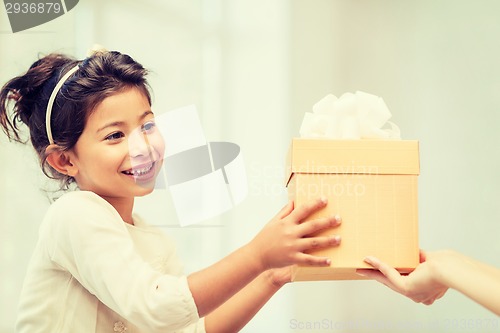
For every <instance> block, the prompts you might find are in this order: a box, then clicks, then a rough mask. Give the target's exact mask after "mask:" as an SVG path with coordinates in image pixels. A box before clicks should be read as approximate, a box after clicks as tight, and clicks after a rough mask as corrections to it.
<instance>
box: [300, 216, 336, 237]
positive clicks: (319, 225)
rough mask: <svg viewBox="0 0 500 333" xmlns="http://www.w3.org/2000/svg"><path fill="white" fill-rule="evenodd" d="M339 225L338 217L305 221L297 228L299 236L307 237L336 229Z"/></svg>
mask: <svg viewBox="0 0 500 333" xmlns="http://www.w3.org/2000/svg"><path fill="white" fill-rule="evenodd" d="M341 223H342V219H341V218H340V216H338V215H335V216H329V217H322V218H319V219H314V220H309V221H305V222H303V223H301V224H300V226H299V229H298V230H299V235H300V236H301V237H303V236H307V235H310V234H313V233H315V232H316V231H319V230H323V229H328V228H334V227H337V226H339V225H340V224H341Z"/></svg>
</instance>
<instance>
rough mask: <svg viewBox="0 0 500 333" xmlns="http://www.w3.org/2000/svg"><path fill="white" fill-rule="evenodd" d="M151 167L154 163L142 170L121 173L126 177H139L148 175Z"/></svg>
mask: <svg viewBox="0 0 500 333" xmlns="http://www.w3.org/2000/svg"><path fill="white" fill-rule="evenodd" d="M153 165H154V163H151V164H150V165H149V166H147V167H144V168H141V169H132V170H126V171H123V173H124V174H126V175H131V176H136V177H139V176H142V175H145V174H146V173H148V172H149V171H151V169H152V168H153Z"/></svg>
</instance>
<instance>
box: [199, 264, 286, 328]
mask: <svg viewBox="0 0 500 333" xmlns="http://www.w3.org/2000/svg"><path fill="white" fill-rule="evenodd" d="M290 271H291V268H290V267H284V268H280V269H276V270H269V271H266V272H264V273H262V274H261V275H259V276H258V277H257V278H256V279H255V280H253V281H252V282H251V283H250V284H248V285H247V286H246V287H245V288H243V289H242V290H241V291H240V292H238V293H237V294H236V295H234V296H233V297H231V298H230V299H229V300H228V301H227V302H226V303H224V304H222V305H221V306H220V307H218V308H217V309H216V310H214V311H213V312H212V313H210V314H209V315H208V316H207V317H205V329H206V332H207V333H214V332H217V333H225V332H227V333H233V332H239V331H240V330H241V329H242V328H243V327H244V326H245V325H246V324H247V323H248V322H249V321H250V320H251V319H252V318H253V317H254V316H255V315H256V314H257V312H258V311H259V310H260V309H261V308H262V307H263V306H264V305H265V304H266V303H267V301H269V299H270V298H271V297H272V296H273V295H274V294H275V293H276V292H277V291H278V290H279V289H280V288H281V287H282V286H283V285H284V284H285V283H286V282H289V281H290ZM276 275H278V277H277V276H276ZM283 277H285V279H286V280H287V281H284V280H283Z"/></svg>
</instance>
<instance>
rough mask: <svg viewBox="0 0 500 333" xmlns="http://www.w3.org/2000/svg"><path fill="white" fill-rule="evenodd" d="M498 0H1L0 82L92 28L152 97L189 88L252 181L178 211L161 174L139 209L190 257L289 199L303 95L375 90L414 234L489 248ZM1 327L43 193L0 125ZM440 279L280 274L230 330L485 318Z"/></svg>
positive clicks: (499, 67) (26, 156) (246, 233)
mask: <svg viewBox="0 0 500 333" xmlns="http://www.w3.org/2000/svg"><path fill="white" fill-rule="evenodd" d="M499 12H500V2H498V1H496V0H480V1H456V0H440V1H435V0H420V1H410V0H403V1H401V0H356V1H352V0H315V1H307V0H274V1H263V0H257V1H255V0H252V1H250V0H231V1H229V0H184V1H173V0H164V1H154V0H143V1H133V0H120V1H118V0H105V1H102V0H80V2H79V4H78V5H77V6H76V7H75V8H74V9H73V10H71V11H70V12H68V13H67V14H65V15H64V16H62V17H60V18H58V19H55V20H53V21H51V22H48V23H46V24H43V25H41V26H38V27H35V28H32V29H29V30H26V31H24V32H19V33H15V34H13V33H12V32H11V30H10V26H9V23H8V19H7V15H6V12H5V10H4V9H0V82H1V83H2V85H3V84H4V83H5V82H6V81H7V80H8V79H10V78H12V77H14V76H16V75H18V74H21V73H22V72H24V71H25V70H26V69H27V68H28V67H29V66H30V65H31V64H32V63H33V62H34V61H35V60H36V59H37V57H38V56H39V54H47V53H50V52H53V51H58V52H63V53H68V54H70V55H73V56H75V57H77V58H84V57H85V54H86V51H87V49H88V48H90V47H91V46H92V45H93V44H95V43H99V44H101V45H103V46H105V47H106V48H107V49H110V50H119V51H121V52H124V53H128V54H130V55H131V56H132V57H134V58H135V59H136V60H137V61H139V62H140V63H142V64H143V65H144V66H145V67H147V68H149V69H150V70H151V72H152V73H151V76H150V83H151V86H152V87H153V90H154V104H153V110H154V111H155V112H156V113H157V114H161V113H162V112H167V111H169V110H172V109H175V108H178V107H182V106H185V105H189V104H195V105H196V107H197V109H198V113H199V115H200V118H201V121H202V125H203V128H204V130H205V135H206V137H207V139H208V140H209V141H229V142H234V143H237V144H238V145H239V146H240V147H241V151H242V154H243V158H244V160H245V167H246V170H247V177H248V185H249V194H248V196H247V198H246V199H245V201H244V202H243V203H241V204H240V205H238V206H237V207H235V208H234V209H233V210H231V211H229V212H227V213H224V214H222V215H221V216H219V217H217V218H214V219H212V220H209V221H205V222H203V223H201V224H198V225H194V226H191V227H185V228H181V227H180V226H179V224H178V222H177V220H176V215H175V211H174V210H173V206H172V203H171V198H170V196H169V193H168V191H165V190H158V191H155V192H154V193H153V194H152V195H150V196H148V197H145V198H141V199H140V200H139V201H138V203H137V211H138V212H139V213H140V214H142V215H144V216H145V217H147V218H148V220H149V221H150V222H152V223H154V224H157V225H159V226H161V227H162V228H163V229H164V230H165V232H167V233H168V234H170V235H171V236H173V237H174V239H175V240H176V241H177V246H178V251H179V255H180V256H181V258H182V259H183V261H184V263H185V268H186V272H187V273H189V272H192V271H194V270H198V269H201V268H203V267H205V266H207V265H210V264H211V263H213V262H215V261H217V260H218V259H220V258H221V257H222V256H224V255H226V254H228V253H229V252H231V251H232V250H234V249H236V248H237V247H239V246H241V245H243V244H244V243H245V242H247V241H249V240H250V239H252V237H253V236H254V235H255V234H256V233H257V232H258V231H259V230H260V229H261V228H262V227H263V226H264V225H265V223H266V222H267V221H268V220H270V219H271V218H272V217H273V216H274V215H275V214H276V213H277V211H278V210H279V209H280V208H281V207H282V206H283V205H284V204H285V203H286V201H287V199H286V189H285V188H284V179H283V177H284V170H283V169H284V161H285V155H286V151H287V149H288V146H289V143H290V140H291V138H292V137H296V136H298V131H299V128H300V123H301V120H302V117H303V115H304V113H305V112H308V111H310V110H311V108H312V105H313V104H314V103H316V102H317V101H319V100H320V99H321V98H322V97H324V96H325V95H326V94H328V93H332V94H334V95H336V96H340V95H341V94H343V93H344V92H355V91H356V90H361V91H365V92H368V93H372V94H375V95H378V96H381V97H382V98H384V100H385V102H386V104H387V105H388V107H389V109H390V110H391V112H392V115H393V117H392V119H391V121H393V122H395V123H396V124H398V125H399V127H400V129H401V133H402V137H403V138H404V139H417V140H419V141H420V158H421V175H420V177H419V226H420V229H419V233H420V234H419V237H420V246H421V248H423V249H426V250H436V249H442V248H453V249H456V250H458V251H460V252H463V253H465V254H467V255H469V256H472V257H475V258H477V259H479V260H481V261H484V262H486V263H489V264H491V265H494V266H497V267H499V266H500V255H499V254H500V204H499V203H500V177H499V176H498V172H499V171H500V149H499V144H500V131H499V129H498V126H499V125H500V60H499V59H500V20H499V19H498V13H499ZM0 161H1V163H0V332H1V333H10V332H13V331H14V328H13V326H14V321H15V317H16V307H17V302H18V297H19V293H20V289H21V285H22V279H23V276H24V273H25V270H26V267H27V264H28V260H29V258H30V255H31V252H32V250H33V248H34V245H35V242H36V239H37V229H38V225H39V223H40V222H41V220H42V217H43V215H44V213H45V211H46V209H47V208H48V206H49V201H48V199H47V189H49V188H50V186H51V185H50V183H49V182H47V180H45V179H44V177H43V175H42V173H41V171H40V168H39V166H38V161H37V159H36V157H35V154H34V152H33V151H32V149H31V147H29V146H23V145H20V144H15V143H9V142H8V141H7V139H6V138H5V136H4V135H2V136H0ZM499 327H500V322H499V318H498V317H496V316H495V315H494V314H492V313H491V312H488V311H487V310H485V309H483V308H482V307H480V306H479V305H477V304H475V303H473V302H472V301H470V300H468V299H467V298H465V297H464V296H462V295H461V294H459V293H456V292H454V291H450V292H448V294H447V295H446V296H445V297H444V298H443V299H442V300H439V301H438V302H437V303H435V304H434V305H432V306H431V307H426V306H424V305H421V304H416V303H413V302H412V301H410V300H408V299H406V298H404V297H402V296H400V295H397V294H395V293H394V292H392V291H391V290H389V289H388V288H386V287H384V286H382V285H379V284H377V283H376V282H374V281H324V282H300V283H292V284H289V285H287V286H285V287H284V288H283V289H282V290H280V292H279V293H278V294H277V295H276V296H275V297H274V298H273V299H272V300H271V301H270V302H269V303H268V304H266V306H265V307H264V308H263V309H262V310H261V311H260V312H259V313H258V314H257V316H256V317H255V318H254V320H253V321H252V322H251V323H250V324H249V325H248V326H247V327H246V328H245V329H244V330H243V332H277V333H281V332H283V333H286V332H360V333H361V332H403V331H404V332H478V333H479V332H482V333H484V332H498V329H499Z"/></svg>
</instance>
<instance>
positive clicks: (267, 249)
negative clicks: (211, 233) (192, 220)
mask: <svg viewBox="0 0 500 333" xmlns="http://www.w3.org/2000/svg"><path fill="white" fill-rule="evenodd" d="M325 205H326V200H317V201H315V202H311V203H309V204H306V205H303V206H300V207H297V208H294V205H293V202H290V203H289V204H288V205H287V206H286V207H284V208H283V209H282V210H281V212H280V213H278V215H276V216H275V217H274V218H273V219H272V220H271V221H270V222H269V223H268V224H267V225H266V226H265V227H264V228H263V229H262V231H261V232H259V234H258V235H257V236H256V237H255V238H254V239H253V240H252V241H250V243H248V244H247V245H245V246H243V247H242V248H240V249H238V250H236V251H235V252H233V253H231V254H230V255H229V256H227V257H225V258H224V259H222V260H221V261H219V262H217V263H215V264H214V265H212V266H210V267H208V268H206V269H204V270H201V271H199V272H196V273H193V274H191V275H189V276H188V284H189V289H190V290H191V293H192V295H193V298H194V301H195V303H196V307H197V308H198V314H199V316H200V317H204V316H207V315H208V314H209V313H211V312H212V311H213V310H215V309H216V308H218V307H219V306H221V305H222V304H223V303H224V302H226V301H227V300H228V299H229V298H231V297H233V296H234V295H235V294H236V293H238V292H239V291H240V290H241V289H243V288H244V287H245V286H247V285H248V284H249V283H250V282H252V281H253V280H254V279H255V278H256V277H258V276H259V275H261V274H262V273H263V272H264V271H266V270H269V269H272V268H280V267H285V266H289V265H293V264H302V265H309V266H328V265H329V264H330V259H329V258H322V257H316V256H313V255H310V254H307V253H305V252H306V251H307V250H310V249H313V248H322V247H329V246H336V245H338V243H339V238H338V237H325V236H314V234H315V232H317V231H319V230H322V229H325V228H331V227H335V226H337V225H338V224H339V223H340V220H339V218H336V217H334V216H331V217H324V218H318V219H314V220H308V217H309V216H310V215H311V214H312V213H313V212H315V211H317V210H319V209H321V208H323V207H325Z"/></svg>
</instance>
